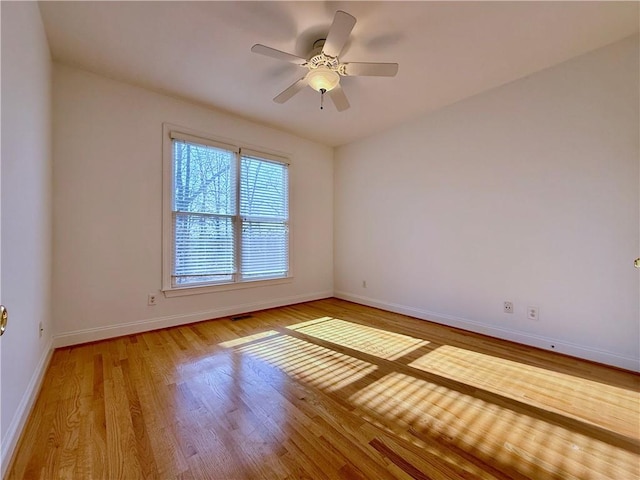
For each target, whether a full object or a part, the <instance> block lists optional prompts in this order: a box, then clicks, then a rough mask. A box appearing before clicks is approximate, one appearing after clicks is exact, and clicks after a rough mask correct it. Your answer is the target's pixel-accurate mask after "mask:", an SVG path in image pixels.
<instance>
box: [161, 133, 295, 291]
mask: <svg viewBox="0 0 640 480" xmlns="http://www.w3.org/2000/svg"><path fill="white" fill-rule="evenodd" d="M171 138H172V149H173V151H172V155H173V169H172V170H173V175H172V187H173V192H172V212H171V217H172V237H173V255H172V271H171V285H172V287H188V286H202V285H210V284H218V283H232V282H242V281H248V280H260V279H269V278H281V277H286V276H288V273H289V224H288V222H289V179H288V164H287V163H285V162H284V161H277V160H274V158H273V157H272V156H268V155H264V157H266V158H261V155H260V154H259V153H257V152H253V151H248V153H243V154H240V152H239V151H238V149H236V148H234V147H232V146H225V145H224V144H218V143H216V142H212V141H208V140H204V139H203V140H202V141H201V140H200V139H198V138H197V137H192V136H189V135H183V134H181V133H177V132H171Z"/></svg>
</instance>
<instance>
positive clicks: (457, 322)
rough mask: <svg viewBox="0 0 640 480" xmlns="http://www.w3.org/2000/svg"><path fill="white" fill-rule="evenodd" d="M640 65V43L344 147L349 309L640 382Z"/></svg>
mask: <svg viewBox="0 0 640 480" xmlns="http://www.w3.org/2000/svg"><path fill="white" fill-rule="evenodd" d="M638 54H639V52H638V37H637V36H636V37H634V38H629V39H626V40H624V41H621V42H618V43H616V44H613V45H610V46H608V47H605V48H602V49H600V50H596V51H594V52H591V53H589V54H586V55H584V56H581V57H577V58H575V59H573V60H570V61H568V62H566V63H564V64H561V65H559V66H556V67H554V68H550V69H548V70H544V71H542V72H539V73H536V74H534V75H531V76H529V77H527V78H524V79H521V80H518V81H515V82H513V83H510V84H507V85H504V86H502V87H500V88H497V89H494V90H492V91H489V92H487V93H484V94H481V95H478V96H476V97H473V98H470V99H467V100H464V101H461V102H459V103H457V104H455V105H452V106H450V107H448V108H445V109H443V110H441V111H439V112H436V113H434V114H431V115H427V116H424V117H422V118H419V119H417V120H415V121H412V122H410V123H407V124H404V125H402V126H399V127H397V128H395V129H393V130H390V131H387V132H384V133H382V134H380V135H377V136H375V137H372V138H369V139H365V140H363V141H360V142H357V143H353V144H350V145H347V146H344V147H341V148H339V149H337V151H336V160H335V185H334V188H335V198H334V203H335V225H334V229H335V230H334V235H335V277H334V278H335V288H336V292H337V296H339V297H342V298H347V299H351V300H354V301H357V302H361V303H365V304H370V305H376V306H380V307H382V308H388V309H390V310H395V311H398V312H403V313H408V314H411V315H414V316H417V317H420V318H426V319H433V320H435V321H438V322H441V323H445V324H449V325H454V326H461V327H463V328H467V329H470V330H475V331H478V332H483V333H488V334H491V335H495V336H498V337H503V338H507V339H512V340H516V341H520V342H523V343H528V344H531V345H536V346H541V347H543V348H549V349H551V348H552V347H551V345H554V347H555V348H554V349H555V350H557V351H561V352H566V353H569V354H571V355H577V356H582V357H584V358H591V359H594V360H597V361H601V362H605V363H610V364H614V365H618V366H621V367H625V368H630V369H636V370H638V369H639V361H638V359H639V358H640V351H639V349H640V346H639V338H640V331H639V328H640V320H639V319H640V312H639V291H640V288H639V276H638V271H637V270H635V269H634V268H633V266H632V262H633V259H634V258H635V257H637V256H638V254H639V253H640V251H639V245H640V239H639V217H640V214H639V194H638V190H639V168H638V166H639V147H638V143H639V138H638V135H639V134H638V131H639V121H638V108H639V98H638V91H639V81H638ZM461 74H464V73H461ZM363 280H366V281H367V288H366V289H365V288H363V287H362V281H363ZM505 300H509V301H512V302H513V303H514V306H515V312H514V313H513V314H510V315H509V314H505V313H503V311H502V310H503V301H505ZM529 305H531V306H537V307H539V309H540V316H539V320H538V321H531V320H528V319H527V318H526V308H527V306H529Z"/></svg>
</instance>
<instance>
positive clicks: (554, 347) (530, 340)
mask: <svg viewBox="0 0 640 480" xmlns="http://www.w3.org/2000/svg"><path fill="white" fill-rule="evenodd" d="M334 296H335V297H336V298H340V299H343V300H348V301H350V302H354V303H360V304H362V305H367V306H370V307H376V308H380V309H382V310H388V311H390V312H395V313H400V314H403V315H408V316H411V317H416V318H419V319H421V320H428V321H430V322H434V323H439V324H442V325H446V326H449V327H456V328H460V329H463V330H469V331H471V332H475V333H481V334H484V335H489V336H491V337H496V338H500V339H503V340H509V341H512V342H517V343H521V344H524V345H529V346H532V347H537V348H541V349H543V350H548V351H552V352H558V353H563V354H565V355H570V356H572V357H578V358H582V359H585V360H591V361H593V362H598V363H603V364H605V365H611V366H614V367H618V368H623V369H625V370H631V371H634V372H640V359H637V358H630V357H624V356H621V355H618V354H615V353H612V352H607V351H603V350H597V349H594V348H589V347H583V346H580V345H575V344H572V343H568V342H563V341H561V340H556V339H553V338H547V337H542V336H539V335H532V334H530V333H524V332H518V331H515V330H508V329H504V328H499V327H494V326H490V325H486V324H484V323H480V322H476V321H474V320H469V319H466V318H459V317H454V316H452V315H446V314H442V313H437V312H430V311H428V310H422V309H418V308H414V307H408V306H405V305H399V304H397V303H390V302H384V301H380V300H376V299H373V298H369V297H363V296H361V295H355V294H352V293H349V292H335V293H334Z"/></svg>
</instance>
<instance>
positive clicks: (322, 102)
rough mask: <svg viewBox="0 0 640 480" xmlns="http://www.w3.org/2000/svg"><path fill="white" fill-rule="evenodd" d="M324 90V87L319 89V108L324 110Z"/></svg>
mask: <svg viewBox="0 0 640 480" xmlns="http://www.w3.org/2000/svg"><path fill="white" fill-rule="evenodd" d="M326 91H327V90H326V89H324V88H321V89H320V110H324V94H325V92H326Z"/></svg>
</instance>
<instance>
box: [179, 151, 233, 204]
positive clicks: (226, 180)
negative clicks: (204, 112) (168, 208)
mask: <svg viewBox="0 0 640 480" xmlns="http://www.w3.org/2000/svg"><path fill="white" fill-rule="evenodd" d="M173 162H174V164H173V166H174V168H173V172H174V175H173V189H174V190H173V192H174V195H173V199H174V205H173V210H174V211H180V212H200V213H215V214H219V215H235V213H236V212H235V204H236V186H235V183H236V182H235V175H234V171H235V169H234V162H235V153H234V152H231V151H228V150H224V149H221V148H215V147H211V146H206V145H198V144H195V143H188V142H184V141H180V140H174V142H173Z"/></svg>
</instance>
